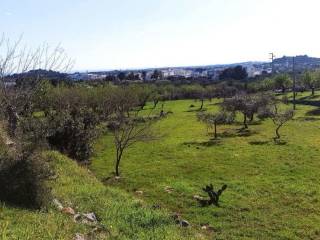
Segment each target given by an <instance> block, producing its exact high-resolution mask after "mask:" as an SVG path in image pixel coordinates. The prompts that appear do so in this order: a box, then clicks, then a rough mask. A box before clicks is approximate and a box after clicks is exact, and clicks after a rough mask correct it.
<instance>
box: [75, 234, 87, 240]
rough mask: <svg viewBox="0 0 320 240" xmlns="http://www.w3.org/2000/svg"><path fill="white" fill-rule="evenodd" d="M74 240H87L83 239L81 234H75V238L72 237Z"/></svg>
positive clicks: (83, 236)
mask: <svg viewBox="0 0 320 240" xmlns="http://www.w3.org/2000/svg"><path fill="white" fill-rule="evenodd" d="M74 240H87V238H86V237H85V235H83V234H81V233H77V234H76V236H75V237H74Z"/></svg>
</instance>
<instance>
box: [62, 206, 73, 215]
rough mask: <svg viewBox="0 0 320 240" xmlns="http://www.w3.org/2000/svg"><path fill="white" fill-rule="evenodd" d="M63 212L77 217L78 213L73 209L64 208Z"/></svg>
mask: <svg viewBox="0 0 320 240" xmlns="http://www.w3.org/2000/svg"><path fill="white" fill-rule="evenodd" d="M61 212H63V213H65V214H69V215H75V214H76V212H75V211H74V210H73V208H71V207H65V208H63V209H62V210H61Z"/></svg>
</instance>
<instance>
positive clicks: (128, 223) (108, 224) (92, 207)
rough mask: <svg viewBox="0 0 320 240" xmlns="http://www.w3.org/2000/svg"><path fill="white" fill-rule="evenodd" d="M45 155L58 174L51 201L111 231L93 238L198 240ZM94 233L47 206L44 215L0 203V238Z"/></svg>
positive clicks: (162, 215) (38, 239) (163, 215)
mask: <svg viewBox="0 0 320 240" xmlns="http://www.w3.org/2000/svg"><path fill="white" fill-rule="evenodd" d="M46 157H47V158H49V159H51V162H52V164H53V169H54V171H55V173H56V175H57V178H56V179H55V180H54V181H51V182H50V186H51V187H52V192H53V195H54V197H55V198H57V199H59V201H61V202H62V203H63V205H64V206H70V207H72V208H74V209H75V210H76V211H77V212H84V213H87V212H94V213H95V214H96V216H97V217H98V219H99V221H100V223H101V224H102V226H103V227H104V228H105V229H107V230H108V231H109V232H110V233H108V232H102V233H100V234H99V233H95V234H93V235H91V237H92V239H96V240H100V239H101V240H103V239H128V240H129V239H141V240H144V239H145V240H147V239H150V238H151V239H159V240H160V239H168V240H169V239H170V240H178V239H181V240H182V239H196V237H193V236H194V235H195V233H194V232H193V231H192V230H184V231H183V230H181V229H179V228H178V227H177V226H176V225H175V224H174V222H173V221H172V220H171V219H170V216H169V214H168V213H167V212H165V211H164V210H152V209H151V207H150V206H149V205H148V204H145V203H143V202H142V201H139V200H137V199H135V198H133V197H132V196H130V195H129V194H127V193H126V192H125V191H122V190H119V189H116V188H112V187H107V186H105V185H104V184H102V183H101V182H100V181H98V180H97V179H96V178H95V177H94V176H93V175H92V174H91V173H89V172H88V170H87V169H85V168H83V167H79V166H78V165H77V164H76V163H75V162H73V161H71V160H70V159H68V158H67V157H65V156H63V155H61V154H59V153H57V152H48V153H46ZM92 230H93V228H92V227H90V226H86V225H85V224H78V223H75V222H74V220H73V217H70V216H68V215H65V214H63V213H61V212H59V211H58V210H56V209H55V208H53V207H51V206H49V207H48V210H47V211H30V210H23V209H19V208H12V207H10V206H7V205H2V204H0V238H1V239H8V240H9V239H10V240H18V239H26V240H42V239H50V240H51V239H52V240H55V239H61V240H62V239H74V238H75V235H76V233H82V234H84V235H87V234H90V233H91V232H92Z"/></svg>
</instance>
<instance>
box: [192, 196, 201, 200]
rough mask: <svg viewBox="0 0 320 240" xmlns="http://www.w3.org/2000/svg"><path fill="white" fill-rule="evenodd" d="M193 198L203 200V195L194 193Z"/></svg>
mask: <svg viewBox="0 0 320 240" xmlns="http://www.w3.org/2000/svg"><path fill="white" fill-rule="evenodd" d="M193 199H195V200H199V201H200V200H203V197H201V196H199V195H194V196H193Z"/></svg>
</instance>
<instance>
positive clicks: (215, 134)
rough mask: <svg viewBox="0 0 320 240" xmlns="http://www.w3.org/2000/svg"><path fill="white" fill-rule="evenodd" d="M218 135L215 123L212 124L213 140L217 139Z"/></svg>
mask: <svg viewBox="0 0 320 240" xmlns="http://www.w3.org/2000/svg"><path fill="white" fill-rule="evenodd" d="M217 137H218V135H217V123H216V122H215V123H214V139H217Z"/></svg>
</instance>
